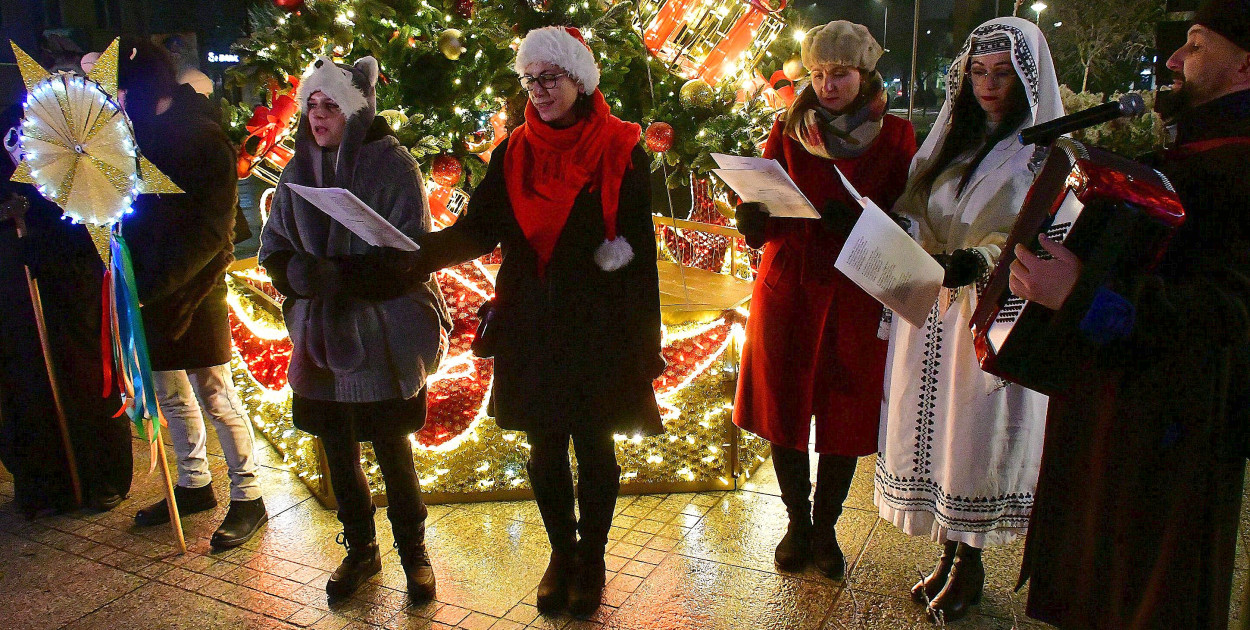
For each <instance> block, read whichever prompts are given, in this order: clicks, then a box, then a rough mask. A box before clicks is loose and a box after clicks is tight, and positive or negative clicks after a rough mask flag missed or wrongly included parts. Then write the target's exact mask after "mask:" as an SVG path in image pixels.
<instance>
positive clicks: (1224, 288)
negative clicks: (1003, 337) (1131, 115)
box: [1021, 91, 1250, 630]
mask: <svg viewBox="0 0 1250 630" xmlns="http://www.w3.org/2000/svg"><path fill="white" fill-rule="evenodd" d="M1220 138H1241V139H1242V140H1241V141H1240V142H1235V143H1230V144H1224V145H1223V146H1219V147H1215V148H1211V145H1210V144H1206V145H1205V146H1203V145H1197V144H1193V143H1198V142H1204V141H1211V140H1214V139H1220ZM1247 141H1250V91H1246V92H1241V93H1238V94H1234V95H1232V96H1229V97H1225V98H1223V99H1219V100H1217V101H1213V102H1211V103H1208V104H1206V105H1204V106H1201V107H1199V108H1196V110H1195V111H1194V112H1192V113H1191V114H1190V115H1189V116H1187V117H1186V119H1185V120H1184V121H1183V122H1182V123H1181V126H1180V129H1179V133H1178V145H1180V146H1179V149H1180V151H1179V152H1172V153H1169V154H1167V155H1166V156H1165V157H1164V158H1163V160H1162V161H1161V162H1159V163H1158V164H1157V168H1159V169H1160V171H1161V172H1163V173H1164V174H1165V175H1167V176H1168V178H1169V179H1170V180H1171V181H1172V183H1173V184H1174V185H1175V187H1176V189H1177V193H1178V194H1179V196H1180V199H1181V202H1182V204H1183V205H1184V207H1185V211H1186V214H1187V218H1186V222H1185V224H1184V225H1183V226H1182V227H1181V228H1180V230H1179V231H1178V233H1177V234H1176V236H1175V237H1174V239H1173V241H1172V244H1171V246H1170V247H1169V249H1168V250H1167V253H1166V254H1165V256H1164V258H1163V260H1162V262H1161V264H1160V265H1159V267H1158V268H1157V269H1156V270H1155V272H1153V273H1150V274H1148V275H1145V276H1144V277H1142V278H1140V279H1138V280H1134V281H1132V282H1125V283H1124V284H1125V286H1112V287H1109V288H1111V289H1112V290H1114V291H1115V292H1117V293H1119V294H1120V295H1122V296H1124V297H1125V298H1127V299H1128V300H1129V301H1130V302H1131V303H1132V304H1133V305H1134V307H1135V310H1136V315H1135V318H1134V322H1133V326H1132V328H1131V332H1129V333H1128V335H1127V336H1125V337H1123V338H1121V339H1119V340H1116V341H1112V342H1110V343H1108V344H1107V345H1105V346H1104V347H1102V348H1101V350H1100V353H1099V354H1098V356H1097V358H1096V359H1095V360H1094V361H1093V363H1092V364H1089V365H1074V366H1073V368H1074V373H1078V374H1081V375H1082V378H1081V380H1080V382H1079V383H1078V384H1077V385H1075V386H1073V387H1071V388H1070V389H1069V390H1068V391H1066V392H1064V393H1062V394H1060V395H1057V396H1052V397H1051V399H1050V409H1049V413H1048V417H1047V428H1046V445H1045V448H1044V452H1043V456H1042V466H1041V472H1040V478H1039V480H1038V484H1037V500H1036V503H1035V505H1034V508H1033V518H1032V522H1031V524H1030V527H1029V533H1028V538H1027V541H1026V547H1025V559H1024V566H1023V569H1022V572H1021V581H1022V582H1023V580H1024V579H1031V583H1030V586H1029V601H1028V614H1029V616H1031V617H1035V618H1038V619H1041V620H1043V621H1046V622H1049V623H1052V624H1055V625H1058V626H1060V627H1062V628H1065V629H1066V628H1108V629H1109V628H1116V629H1127V630H1133V629H1146V628H1151V629H1153V628H1157V629H1160V630H1162V629H1164V628H1206V629H1215V630H1219V629H1222V628H1225V627H1227V623H1228V608H1229V592H1230V587H1231V581H1232V574H1233V559H1234V556H1235V553H1236V542H1237V524H1238V517H1239V512H1240V505H1241V497H1242V475H1243V472H1244V470H1245V465H1246V461H1245V454H1246V435H1247V433H1246V429H1247V426H1246V425H1247V414H1248V411H1247V408H1248V406H1250V391H1248V390H1250V365H1248V362H1250V181H1247V179H1246V177H1245V165H1246V164H1247V163H1250V143H1247ZM1186 147H1188V148H1189V149H1200V150H1199V151H1196V152H1190V153H1187V152H1185V149H1186ZM1096 289H1098V287H1090V286H1087V283H1085V282H1082V281H1078V284H1077V287H1076V289H1075V290H1074V292H1073V294H1072V296H1071V297H1069V299H1068V302H1067V303H1066V304H1065V305H1064V309H1063V311H1061V313H1060V315H1061V316H1062V315H1065V312H1067V314H1069V315H1071V314H1072V313H1075V314H1077V315H1080V314H1081V313H1085V312H1086V311H1087V310H1088V309H1089V306H1090V303H1091V297H1092V295H1093V294H1094V292H1095V290H1096ZM1076 319H1078V320H1079V319H1080V317H1077V318H1076Z"/></svg>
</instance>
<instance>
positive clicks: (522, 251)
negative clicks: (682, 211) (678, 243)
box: [419, 141, 664, 435]
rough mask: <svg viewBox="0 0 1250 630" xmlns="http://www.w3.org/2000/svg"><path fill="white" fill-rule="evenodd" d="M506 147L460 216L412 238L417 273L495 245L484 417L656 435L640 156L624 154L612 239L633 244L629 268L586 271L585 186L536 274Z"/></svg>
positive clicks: (596, 241) (637, 151)
mask: <svg viewBox="0 0 1250 630" xmlns="http://www.w3.org/2000/svg"><path fill="white" fill-rule="evenodd" d="M507 150H508V145H507V142H506V141H505V142H504V144H502V145H500V148H499V149H497V150H496V151H495V153H494V155H495V156H496V157H495V159H494V160H492V161H491V163H490V167H489V169H488V170H487V173H486V176H485V178H483V180H482V182H481V184H480V185H479V186H478V187H477V190H475V191H474V192H473V196H472V197H471V198H470V200H469V207H468V209H467V210H466V211H465V214H464V216H462V217H460V219H459V220H458V221H456V223H455V225H453V226H451V227H449V228H447V229H445V230H442V231H439V232H433V233H430V234H427V235H425V236H424V237H423V238H422V239H421V240H420V241H419V244H420V245H421V247H422V252H423V254H422V257H423V264H422V266H423V267H425V268H427V269H441V268H443V267H446V266H449V265H453V264H457V263H461V262H464V261H468V260H472V259H474V258H477V257H479V256H482V255H484V254H487V253H489V252H491V251H493V250H494V248H495V247H496V245H499V246H501V247H502V250H503V263H502V264H501V265H500V267H499V274H498V276H497V278H496V284H495V304H496V311H495V316H494V318H493V320H492V321H491V327H492V328H493V330H492V332H491V334H493V335H497V337H496V340H497V343H496V348H497V349H496V352H495V380H494V389H493V391H492V394H491V410H492V415H493V416H494V417H495V418H496V420H497V421H498V423H499V426H500V427H502V428H504V429H509V430H520V431H552V432H567V433H575V432H579V431H588V430H590V431H594V430H611V431H613V432H615V433H623V434H627V435H634V434H636V433H642V434H646V435H651V434H656V433H660V432H662V431H663V426H662V424H661V422H660V414H659V408H658V406H657V405H656V401H655V391H654V389H653V388H652V381H653V380H654V379H655V378H656V377H658V376H659V374H660V372H661V371H663V367H664V362H663V359H662V358H661V356H660V337H661V329H660V292H659V272H658V270H657V267H656V246H655V232H654V228H653V227H652V223H651V191H650V188H649V186H650V184H649V177H648V175H649V171H648V162H649V161H648V159H647V157H646V153H645V152H643V150H642V149H641V148H639V147H634V150H633V154H632V161H633V163H632V166H631V168H630V169H629V170H628V171H626V173H625V177H624V180H623V181H622V183H621V192H620V206H619V210H618V212H617V234H618V235H619V236H623V237H624V238H625V239H626V240H628V241H629V244H630V245H631V246H632V247H633V250H634V258H633V260H632V261H630V263H629V264H627V265H625V266H624V267H622V268H620V269H617V270H615V271H604V270H602V269H600V268H599V267H598V266H597V265H596V264H595V261H594V252H595V250H596V249H597V248H598V247H599V246H600V244H601V243H602V242H603V240H604V224H603V208H602V204H601V202H600V200H599V192H598V191H597V190H596V191H594V192H591V191H590V190H589V186H588V187H587V189H583V190H582V192H581V193H580V194H579V195H578V196H577V199H576V200H575V201H574V203H573V209H572V211H571V212H570V213H569V218H568V222H567V223H566V224H565V226H564V230H563V231H562V232H561V233H560V237H559V240H558V241H557V243H556V247H555V251H554V252H553V254H552V257H551V261H550V262H549V263H548V264H547V268H546V273H545V274H544V275H542V276H540V275H539V273H538V265H537V254H536V253H535V251H534V249H533V247H531V246H530V244H529V241H527V240H526V238H525V234H524V233H523V232H522V231H521V226H520V224H518V223H517V220H516V217H515V215H514V214H513V211H512V205H511V202H510V201H509V199H508V191H507V185H506V183H505V180H504V168H503V165H504V156H505V154H506V151H507Z"/></svg>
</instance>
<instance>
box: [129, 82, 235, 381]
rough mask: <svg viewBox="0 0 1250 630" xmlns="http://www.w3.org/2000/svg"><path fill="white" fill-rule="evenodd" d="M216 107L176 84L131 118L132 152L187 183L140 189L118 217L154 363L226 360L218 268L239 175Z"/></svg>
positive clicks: (229, 254)
mask: <svg viewBox="0 0 1250 630" xmlns="http://www.w3.org/2000/svg"><path fill="white" fill-rule="evenodd" d="M215 112H216V109H215V108H214V107H213V106H212V104H211V103H209V101H208V99H207V98H205V97H204V96H202V95H200V94H196V93H195V91H194V90H192V89H191V87H190V86H186V85H183V86H179V88H178V91H177V92H176V93H175V95H174V102H173V105H172V106H171V107H170V109H169V110H168V111H166V112H165V113H164V114H161V115H159V116H150V117H136V118H135V119H134V127H135V139H136V140H137V141H138V143H139V150H140V151H142V152H143V155H144V156H145V157H147V158H148V159H149V160H151V161H152V163H153V164H155V165H156V167H157V168H158V169H160V170H161V172H162V173H164V174H165V175H167V176H169V178H170V179H171V180H173V182H174V183H175V184H177V185H178V187H179V188H181V189H182V190H184V191H185V194H172V195H170V194H166V195H139V197H138V199H137V200H136V201H135V204H134V213H133V214H130V215H128V216H127V217H126V218H125V219H123V220H122V235H123V236H124V237H125V238H126V242H127V244H128V245H129V246H130V252H131V256H132V258H133V260H134V270H135V282H136V283H137V284H138V291H139V301H140V302H141V303H142V304H143V308H142V313H143V326H144V329H145V332H146V333H147V339H148V350H149V352H150V355H151V359H152V369H153V370H157V371H164V370H188V369H195V368H203V367H210V366H214V365H221V364H223V363H229V362H230V348H231V346H230V324H229V310H228V308H229V307H228V306H227V305H226V281H225V276H224V274H225V271H226V268H227V267H228V266H229V264H230V262H232V261H233V260H234V242H233V238H234V222H235V216H236V214H235V201H236V200H237V197H238V178H237V176H236V174H235V153H234V147H233V146H231V144H230V140H229V138H227V137H226V133H225V131H223V130H222V128H221V124H220V123H219V122H218V119H217V118H215V117H214V114H215Z"/></svg>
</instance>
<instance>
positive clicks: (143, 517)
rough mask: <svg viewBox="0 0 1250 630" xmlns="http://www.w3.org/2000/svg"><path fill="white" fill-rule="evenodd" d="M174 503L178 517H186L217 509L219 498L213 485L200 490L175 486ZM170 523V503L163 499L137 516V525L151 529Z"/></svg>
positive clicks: (202, 487)
mask: <svg viewBox="0 0 1250 630" xmlns="http://www.w3.org/2000/svg"><path fill="white" fill-rule="evenodd" d="M174 501H175V502H177V503H178V516H180V517H181V516H186V515H188V514H195V513H196V512H203V511H205V510H211V509H213V508H215V507H217V497H216V496H215V495H213V484H211V483H210V484H207V485H204V486H201V487H199V488H184V487H182V486H174ZM168 522H169V503H168V502H167V501H166V500H165V499H161V500H160V501H157V502H156V503H153V504H152V505H149V506H147V507H145V508H143V509H142V510H139V511H138V513H136V514H135V525H138V526H139V527H149V526H151V525H160V524H162V523H168Z"/></svg>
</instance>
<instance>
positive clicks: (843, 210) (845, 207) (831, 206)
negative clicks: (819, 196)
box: [820, 199, 861, 236]
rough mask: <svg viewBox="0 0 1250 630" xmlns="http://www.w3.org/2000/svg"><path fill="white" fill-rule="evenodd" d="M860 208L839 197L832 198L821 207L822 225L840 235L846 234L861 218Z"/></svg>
mask: <svg viewBox="0 0 1250 630" xmlns="http://www.w3.org/2000/svg"><path fill="white" fill-rule="evenodd" d="M860 212H861V210H860V209H859V208H855V207H852V206H851V204H848V203H846V202H845V201H840V200H837V199H830V200H829V201H826V202H825V205H824V207H823V208H821V209H820V226H821V227H823V228H825V230H826V231H828V232H832V233H834V234H837V235H839V236H846V235H847V234H850V233H851V230H852V229H853V228H854V227H855V222H856V221H858V220H859V214H860Z"/></svg>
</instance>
